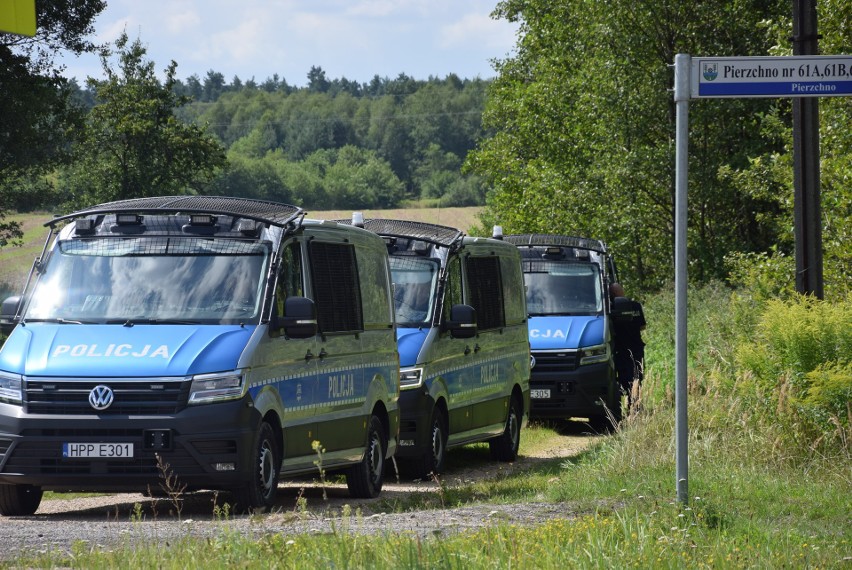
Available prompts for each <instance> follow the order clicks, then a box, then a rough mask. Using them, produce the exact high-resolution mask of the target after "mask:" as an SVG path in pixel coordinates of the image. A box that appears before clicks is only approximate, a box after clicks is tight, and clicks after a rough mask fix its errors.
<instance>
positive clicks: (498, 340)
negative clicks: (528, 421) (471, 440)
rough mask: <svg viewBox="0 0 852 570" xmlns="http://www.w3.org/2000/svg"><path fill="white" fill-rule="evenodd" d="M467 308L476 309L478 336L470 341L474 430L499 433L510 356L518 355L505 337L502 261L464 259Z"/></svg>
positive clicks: (475, 257) (478, 257)
mask: <svg viewBox="0 0 852 570" xmlns="http://www.w3.org/2000/svg"><path fill="white" fill-rule="evenodd" d="M465 277H466V278H467V294H468V305H470V306H471V307H473V308H474V309H475V310H476V321H477V335H476V338H473V339H470V340H471V341H472V345H473V346H472V348H473V355H472V356H473V359H472V360H473V363H474V367H475V373H474V374H475V378H474V386H473V387H472V389H471V390H470V399H471V409H472V415H473V422H472V428H473V429H476V430H481V429H488V428H489V427H493V428H494V429H497V430H499V429H500V427H501V426H502V425H503V422H504V421H505V419H506V411H507V408H506V401H507V399H508V396H509V394H510V392H509V391H508V388H507V385H510V384H509V381H510V377H509V375H510V373H511V356H512V353H513V352H516V347H513V346H512V342H511V340H510V339H511V336H510V335H508V334H504V332H505V331H504V328H505V324H506V314H505V309H504V293H503V280H502V274H501V271H500V258H499V257H497V256H495V255H470V256H467V257H466V258H465Z"/></svg>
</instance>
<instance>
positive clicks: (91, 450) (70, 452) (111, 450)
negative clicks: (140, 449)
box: [62, 443, 133, 459]
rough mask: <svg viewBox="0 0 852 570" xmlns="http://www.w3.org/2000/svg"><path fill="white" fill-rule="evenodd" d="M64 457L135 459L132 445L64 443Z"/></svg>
mask: <svg viewBox="0 0 852 570" xmlns="http://www.w3.org/2000/svg"><path fill="white" fill-rule="evenodd" d="M62 457H65V458H68V459H73V458H77V457H83V458H85V457H101V458H106V459H110V458H112V459H119V458H128V457H133V444H132V443H63V444H62Z"/></svg>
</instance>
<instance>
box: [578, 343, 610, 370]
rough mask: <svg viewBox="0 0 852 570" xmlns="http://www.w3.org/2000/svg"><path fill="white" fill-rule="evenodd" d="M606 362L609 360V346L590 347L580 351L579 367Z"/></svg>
mask: <svg viewBox="0 0 852 570" xmlns="http://www.w3.org/2000/svg"><path fill="white" fill-rule="evenodd" d="M607 360H609V346H608V345H606V344H599V345H597V346H590V347H588V348H583V349H581V350H580V366H583V365H584V364H595V363H596V362H606V361H607Z"/></svg>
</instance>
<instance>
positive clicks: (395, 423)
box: [0, 196, 399, 515]
mask: <svg viewBox="0 0 852 570" xmlns="http://www.w3.org/2000/svg"><path fill="white" fill-rule="evenodd" d="M46 225H47V226H49V234H48V239H47V241H46V242H45V246H44V251H43V252H42V255H41V256H40V258H38V259H37V260H36V263H35V265H34V267H33V270H32V271H31V274H30V279H28V282H27V285H26V287H25V289H24V292H23V295H21V296H17V297H12V298H9V299H7V300H6V301H4V302H3V305H2V323H3V327H4V331H5V332H9V333H10V334H9V337H8V339H7V340H6V342H5V344H4V345H3V347H2V349H0V514H3V515H27V514H32V513H34V512H35V511H36V510H37V508H38V506H39V503H40V500H41V496H42V492H43V490H57V491H142V492H145V491H146V490H151V489H154V490H156V489H158V488H161V486H162V485H163V477H164V471H166V472H167V474H168V475H169V476H171V477H173V481H174V482H175V484H177V485H180V488H183V489H186V490H187V491H191V490H196V489H222V490H226V491H230V492H231V493H232V494H233V498H234V500H235V503H236V506H237V508H239V509H240V510H241V511H244V510H249V511H253V510H258V509H261V510H262V509H265V508H268V507H270V506H271V505H272V504H273V502H274V499H275V494H276V490H277V486H278V480H279V476H280V475H287V476H289V475H297V474H309V473H315V472H316V470H317V466H316V465H315V464H314V462H315V460H316V458H317V452H316V450H315V445H317V444H316V443H315V442H319V445H320V446H321V447H322V448H323V449H324V450H325V451H324V453H323V460H322V461H323V463H322V467H323V469H324V470H326V471H327V472H329V473H333V472H341V473H344V474H345V476H346V481H347V484H348V487H349V491H350V493H351V495H352V496H354V497H374V496H376V495H377V494H378V493H379V492H380V490H381V488H382V482H383V473H384V468H385V462H386V460H388V459H389V458H390V457H391V456H392V455H393V453H394V452H395V450H396V448H397V434H398V431H399V413H398V399H399V356H398V351H397V347H396V338H395V325H394V314H393V299H392V290H391V280H390V269H389V265H388V256H387V249H386V246H385V243H384V241H383V240H382V239H381V238H379V237H378V236H376V235H375V234H374V233H372V232H369V231H366V230H363V229H360V228H354V227H352V226H350V225H342V224H336V223H333V222H328V221H318V220H313V221H312V220H306V219H305V213H304V212H303V211H302V210H301V209H300V208H297V207H294V206H290V205H286V204H278V203H274V202H265V201H259V200H246V199H239V198H227V197H202V196H173V197H157V198H140V199H134V200H125V201H119V202H112V203H107V204H101V205H97V206H93V207H91V208H88V209H84V210H81V211H78V212H75V213H73V214H69V215H67V216H62V217H58V218H55V219H53V220H51V221H50V222H48V223H47V224H46Z"/></svg>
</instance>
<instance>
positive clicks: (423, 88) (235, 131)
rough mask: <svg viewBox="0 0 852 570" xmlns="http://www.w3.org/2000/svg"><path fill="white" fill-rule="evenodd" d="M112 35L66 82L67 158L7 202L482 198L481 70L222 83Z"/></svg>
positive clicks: (328, 202)
mask: <svg viewBox="0 0 852 570" xmlns="http://www.w3.org/2000/svg"><path fill="white" fill-rule="evenodd" d="M109 48H110V49H109V51H108V52H104V53H103V55H102V67H103V70H104V75H105V77H106V79H104V80H95V79H92V78H90V79H89V80H88V81H87V83H86V85H85V87H80V86H79V85H78V84H77V82H76V81H75V80H71V81H69V82H68V84H67V89H68V90H69V93H70V97H69V101H70V102H71V104H72V105H73V106H74V107H76V109H77V111H78V113H79V115H78V117H79V120H80V121H81V124H80V125H78V126H77V130H76V132H75V133H74V136H72V137H69V143H70V145H71V149H72V153H71V154H72V156H70V157H69V158H70V160H69V161H68V162H67V164H65V165H60V166H59V167H58V168H55V169H54V170H53V171H52V172H51V174H50V176H49V177H32V178H30V179H28V180H19V181H17V184H18V185H17V189H16V191H15V192H14V193H9V197H10V202H9V203H10V206H11V207H12V208H14V209H17V210H32V209H38V208H44V207H46V206H47V205H52V204H57V203H59V204H66V205H67V206H68V207H73V206H74V205H75V204H83V203H86V202H91V201H93V200H104V199H114V198H117V197H122V196H134V195H139V194H140V193H141V194H162V193H163V192H181V191H184V190H187V189H188V190H191V191H194V192H204V193H209V194H220V195H230V196H240V197H247V198H257V199H266V200H275V201H280V202H287V203H293V204H296V205H300V206H303V207H306V208H311V209H316V208H323V209H328V208H336V209H340V208H394V207H398V206H400V204H402V203H403V202H404V201H409V202H410V201H416V202H418V203H422V204H431V205H440V206H470V205H482V204H484V201H485V187H484V184H483V183H482V180H481V177H479V176H478V175H475V174H472V173H467V174H463V173H462V172H461V165H462V163H463V161H464V159H465V156H466V155H467V153H468V152H469V151H470V150H471V149H473V148H474V146H475V144H476V141H477V140H479V139H480V138H481V137H482V136H483V134H484V132H483V131H482V126H481V116H482V109H483V108H484V104H485V93H486V89H487V85H488V82H487V81H484V80H481V79H474V80H467V79H461V78H459V77H458V76H456V75H453V74H450V75H448V76H447V77H445V78H435V77H430V78H429V79H428V80H415V79H414V78H412V77H409V76H407V75H405V74H400V75H399V76H398V77H396V78H395V79H388V78H380V77H378V76H376V77H374V78H373V80H371V81H370V82H369V83H364V84H358V83H356V82H352V81H349V80H347V79H345V78H342V79H328V78H327V77H326V74H325V72H324V71H323V70H322V69H321V68H319V67H312V68H311V70H310V72H309V73H308V82H307V85H306V86H305V87H302V88H296V87H293V86H290V85H288V84H287V82H286V81H284V80H279V79H278V77H277V76H273V77H271V78H269V79H267V80H266V81H264V82H263V83H260V84H257V83H255V82H254V81H253V80H252V81H246V82H243V81H241V80H240V79H239V78H238V77H235V78H234V79H233V80H232V81H231V83H225V81H224V77H223V76H222V74H221V73H218V72H215V71H212V70H211V71H209V72H208V73H207V75H206V77H205V78H204V79H203V80H201V79H200V78H198V76H195V75H193V76H190V77H189V78H188V79H187V80H186V81H181V80H180V79H177V77H176V69H177V66H176V64H175V63H174V62H172V63H171V64H170V65H169V66H168V67H167V68H166V70H165V81H160V80H158V79H157V76H156V69H155V63H154V62H152V61H149V60H148V59H147V54H146V49H145V47H144V46H143V45H142V43H141V41H140V40H136V41H131V40H130V39H129V38H128V37H127V36H126V35H122V36H121V37H120V38H119V39H118V41H117V42H116V43H115V45H114V46H109ZM174 121H177V122H174ZM176 132H182V133H183V134H181V135H179V136H176V135H175V133H176ZM164 151H167V152H164ZM161 152H164V154H167V155H168V159H167V160H166V159H165V158H166V157H165V156H164V157H161V158H162V159H156V158H155V155H156V154H157V153H161ZM192 160H195V161H196V163H195V164H193V163H192ZM188 161H189V162H188ZM202 166H204V168H201V167H202Z"/></svg>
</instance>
